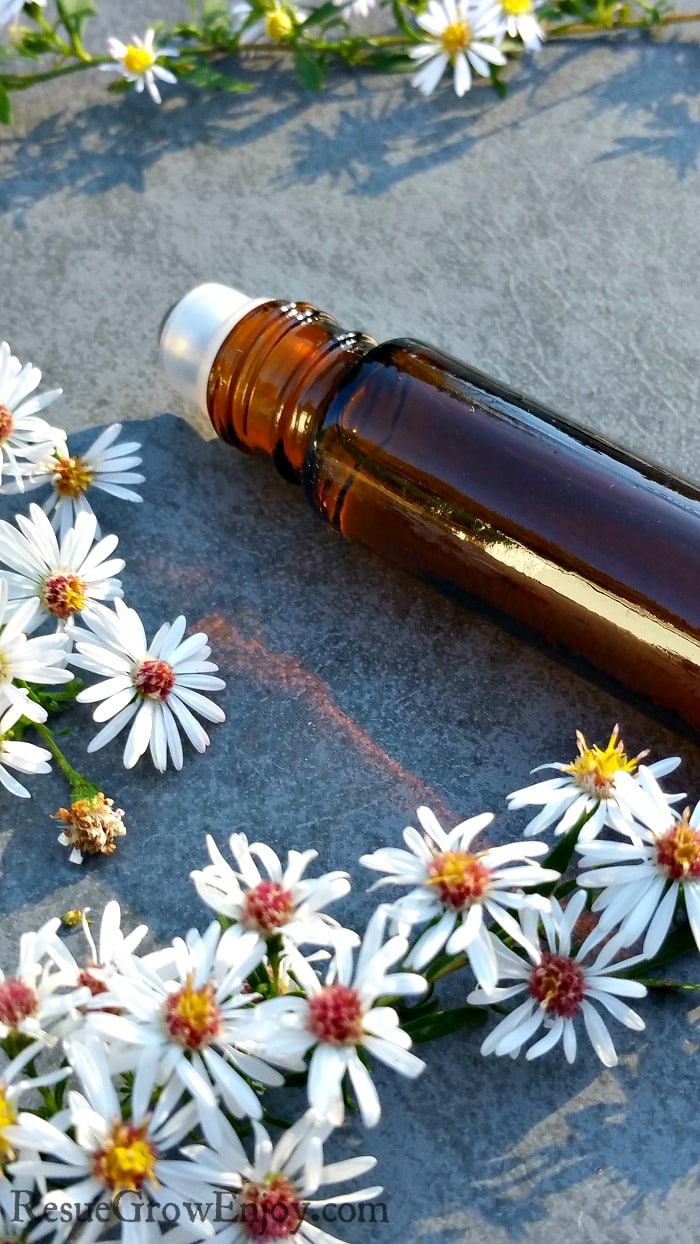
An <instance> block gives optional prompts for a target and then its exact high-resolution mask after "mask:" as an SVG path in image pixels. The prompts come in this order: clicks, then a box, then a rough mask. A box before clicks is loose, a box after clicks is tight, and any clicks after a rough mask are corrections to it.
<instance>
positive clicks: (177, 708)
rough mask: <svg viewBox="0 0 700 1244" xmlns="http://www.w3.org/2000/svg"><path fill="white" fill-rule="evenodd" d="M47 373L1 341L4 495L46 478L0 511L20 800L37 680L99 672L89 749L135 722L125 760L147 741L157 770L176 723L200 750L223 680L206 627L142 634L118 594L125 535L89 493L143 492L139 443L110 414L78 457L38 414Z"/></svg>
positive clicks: (8, 719) (6, 741)
mask: <svg viewBox="0 0 700 1244" xmlns="http://www.w3.org/2000/svg"><path fill="white" fill-rule="evenodd" d="M40 381H41V372H40V371H39V369H38V368H36V367H33V366H32V365H31V364H25V366H24V367H23V366H22V365H21V363H20V361H19V360H18V359H17V358H16V357H15V356H14V355H13V354H12V352H11V350H10V347H9V346H8V345H7V343H5V342H3V343H2V345H0V493H5V494H7V493H10V494H15V495H17V494H24V493H26V492H30V491H33V490H36V489H39V488H46V489H48V496H47V497H46V500H45V501H44V502H43V505H41V506H39V505H36V504H32V505H30V507H29V515H28V516H26V515H23V514H18V515H17V516H16V520H15V523H14V524H13V523H10V522H7V521H5V520H3V521H0V782H2V784H3V785H4V786H5V787H6V789H8V790H9V791H11V792H12V793H13V794H15V795H20V796H24V797H27V796H28V795H29V791H28V790H27V789H26V787H24V786H23V785H22V784H21V783H20V782H19V781H18V780H17V779H16V778H15V777H14V776H13V775H12V774H11V773H10V772H9V770H10V769H15V770H17V771H19V772H22V773H28V774H37V773H47V772H49V770H50V764H49V761H50V758H51V757H50V753H49V751H47V749H46V748H43V747H39V746H37V745H36V744H34V743H27V742H24V741H23V740H21V739H16V738H14V737H13V734H14V732H15V731H16V729H17V726H18V723H19V722H20V719H21V718H26V719H27V720H28V721H31V722H34V723H43V722H45V721H46V718H47V713H46V709H45V708H44V707H42V705H41V704H40V703H39V702H38V701H37V697H36V694H35V691H36V690H37V689H39V688H42V687H51V686H56V685H60V684H65V683H68V682H69V681H71V679H72V678H73V677H74V675H73V673H72V669H79V670H81V671H82V670H86V671H89V672H90V673H92V674H95V675H97V677H98V678H99V681H98V682H96V683H94V684H93V685H92V686H89V687H86V688H85V690H84V691H82V692H81V693H80V695H79V696H78V699H79V700H80V701H81V702H85V703H95V702H98V707H97V708H96V709H95V711H94V719H95V721H97V722H100V723H107V724H105V725H103V726H102V728H101V729H100V730H99V732H98V733H97V734H96V735H95V737H94V739H93V740H92V742H91V744H90V747H89V750H90V751H95V750H96V749H97V748H100V747H103V746H104V745H105V743H108V742H109V741H110V740H111V739H113V738H114V737H115V736H116V735H117V734H118V733H119V732H120V731H121V730H122V729H123V728H124V727H125V726H126V725H127V724H130V730H129V732H128V736H127V739H126V744H125V747H124V764H125V765H126V767H127V768H130V767H131V766H132V765H134V764H135V763H136V761H137V760H138V759H139V757H140V756H142V755H143V754H144V752H145V751H146V750H147V749H148V748H149V747H150V753H151V757H152V759H153V763H154V765H155V767H156V768H157V769H158V770H160V771H163V770H165V769H166V767H167V763H168V759H169V760H170V762H171V763H172V765H173V766H174V767H175V768H176V769H179V768H181V767H182V763H183V751H182V741H181V737H180V731H182V732H183V733H184V734H185V736H186V737H187V738H188V739H189V741H190V742H191V743H192V745H193V747H194V748H195V749H196V750H197V751H199V752H203V751H204V750H205V749H206V747H207V745H208V743H209V737H208V735H207V733H206V731H205V730H204V728H203V726H202V725H201V722H200V721H199V720H198V718H204V720H206V721H211V722H220V721H223V720H224V713H223V710H222V709H221V708H219V706H218V705H216V704H214V703H213V702H212V701H211V700H210V699H209V698H208V697H207V696H206V695H203V694H202V692H211V691H218V690H221V689H222V688H223V687H224V685H225V684H224V682H223V680H222V679H221V678H219V677H216V673H215V672H216V670H217V666H216V665H215V664H214V663H213V662H212V661H210V660H209V657H210V655H211V650H210V648H209V645H208V641H207V636H206V635H204V634H195V635H190V636H187V637H185V626H186V622H185V618H184V617H182V616H180V617H178V618H176V620H175V621H174V622H173V623H172V624H169V623H164V624H163V625H162V626H161V627H160V628H159V630H158V631H157V632H156V634H155V635H154V637H153V639H152V640H151V641H150V643H149V642H148V639H147V637H146V634H145V631H144V627H143V624H142V622H141V620H140V618H139V616H138V614H137V613H136V611H135V610H134V609H130V608H127V606H126V605H125V604H124V603H123V601H122V599H121V597H122V595H123V590H122V584H121V580H120V579H119V578H118V576H119V575H120V573H121V571H122V570H123V569H124V561H123V560H122V558H120V557H115V556H114V553H115V550H116V547H117V544H118V539H117V537H116V536H115V535H105V536H102V535H101V532H100V529H99V526H98V522H97V517H96V515H95V513H94V511H93V508H92V504H91V501H90V500H89V498H88V494H92V495H94V492H95V491H102V492H104V493H107V494H109V495H110V496H112V497H116V498H119V499H120V500H124V501H131V502H140V501H141V499H142V498H141V496H140V495H139V493H138V492H136V491H135V489H134V485H138V484H141V483H142V482H143V479H144V477H143V475H141V474H139V473H138V472H137V471H136V470H135V469H134V468H135V467H138V466H140V464H141V458H140V457H139V456H138V451H139V450H140V445H139V444H138V443H137V442H136V441H122V442H119V440H118V437H119V434H120V432H121V425H120V424H113V425H112V426H111V427H108V428H106V429H105V431H104V432H102V433H101V434H100V435H99V436H98V437H97V440H96V441H95V442H94V444H93V445H91V447H90V448H89V449H88V450H87V451H86V452H85V453H83V454H79V455H71V453H70V452H69V449H68V446H67V440H66V434H65V432H64V431H63V429H61V428H58V427H52V426H51V425H50V424H48V423H46V421H45V420H44V419H43V418H42V417H41V416H40V415H39V412H40V411H42V410H43V409H44V408H45V407H46V406H47V405H49V404H50V403H51V402H52V401H53V400H54V399H55V398H56V397H58V396H59V395H60V393H61V390H60V389H54V390H51V391H48V392H45V393H42V394H37V393H36V390H37V388H38V386H39V384H40ZM35 632H44V633H42V634H35ZM71 667H72V668H71ZM29 684H31V687H30V685H29ZM32 688H34V690H32ZM77 854H78V857H79V855H80V853H79V852H78V853H77Z"/></svg>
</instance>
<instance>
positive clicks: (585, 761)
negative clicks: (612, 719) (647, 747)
mask: <svg viewBox="0 0 700 1244" xmlns="http://www.w3.org/2000/svg"><path fill="white" fill-rule="evenodd" d="M619 734H620V727H619V726H615V727H614V729H613V732H612V734H611V735H610V739H609V741H608V743H607V746H606V747H605V748H600V747H598V745H597V743H594V744H593V746H592V747H589V746H588V744H587V742H586V740H585V738H584V736H583V735H582V733H581V731H580V730H577V731H576V744H577V747H578V753H579V754H578V756H577V757H576V759H575V760H572V761H571V762H570V763H569V764H558V763H554V764H546V765H538V766H537V767H536V768H535V769H532V770H531V772H532V773H539V772H540V771H541V770H542V769H556V770H558V772H559V773H560V774H561V777H555V778H548V779H547V781H545V782H536V783H535V784H534V785H533V786H525V787H524V788H523V789H522V790H516V791H513V793H512V794H510V795H508V796H507V799H508V807H509V809H510V811H511V812H513V811H515V810H516V809H519V808H527V807H530V806H532V805H535V806H536V805H538V804H542V805H544V806H543V808H542V811H541V812H538V813H537V815H536V816H535V817H533V819H532V820H531V821H529V822H528V824H527V825H526V826H525V829H524V830H523V834H524V835H525V837H526V838H530V837H533V836H534V835H535V834H539V833H541V832H542V830H544V829H548V828H549V826H550V825H554V827H555V828H554V832H555V834H565V833H567V831H568V830H570V829H573V827H574V825H575V824H576V822H577V821H578V820H579V819H580V818H581V817H582V816H586V817H587V818H588V819H587V820H586V823H585V825H584V826H583V829H582V830H581V835H580V838H579V841H580V842H589V841H590V840H591V839H592V838H595V837H596V836H597V835H598V834H599V833H600V831H601V829H602V828H603V826H604V825H609V826H610V827H611V828H612V829H616V830H617V831H618V832H619V833H622V834H627V835H629V822H630V819H631V812H630V811H629V810H628V809H627V807H626V804H625V800H624V798H623V797H622V795H621V794H619V793H618V789H617V786H616V784H615V777H616V775H617V774H618V773H623V772H624V773H634V772H635V770H636V769H637V766H638V764H639V761H640V760H643V758H644V757H645V756H647V755H648V752H647V751H643V752H640V753H639V755H638V756H632V757H630V758H629V759H628V757H627V753H626V752H625V745H624V743H623V742H622V739H621V738H620V737H619ZM680 763H681V760H680V756H669V757H668V758H667V759H665V760H657V761H655V762H654V764H653V765H649V771H650V772H651V773H653V774H654V776H655V777H663V776H664V775H665V774H667V773H672V772H673V770H674V769H677V768H678V766H679V764H680ZM626 789H627V788H626ZM682 798H683V795H668V796H666V799H667V802H668V803H673V802H674V801H675V800H677V799H682Z"/></svg>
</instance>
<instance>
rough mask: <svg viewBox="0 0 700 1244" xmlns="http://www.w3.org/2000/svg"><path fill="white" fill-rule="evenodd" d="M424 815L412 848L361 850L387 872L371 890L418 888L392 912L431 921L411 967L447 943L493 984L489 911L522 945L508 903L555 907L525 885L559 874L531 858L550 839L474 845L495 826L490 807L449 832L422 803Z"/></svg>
mask: <svg viewBox="0 0 700 1244" xmlns="http://www.w3.org/2000/svg"><path fill="white" fill-rule="evenodd" d="M418 819H419V821H420V823H421V826H422V828H423V835H422V836H421V835H420V834H419V833H418V831H417V830H416V829H413V827H412V826H409V827H408V828H407V829H405V830H404V834H403V837H404V842H405V843H406V846H407V847H408V848H409V849H408V851H401V850H398V849H396V848H394V847H382V848H380V850H379V851H374V852H373V853H372V854H371V855H361V856H360V863H361V864H364V866H365V868H372V869H374V871H375V872H385V873H388V874H389V876H388V877H383V878H382V880H381V881H377V882H376V883H375V884H374V885H373V886H372V887H371V888H372V889H373V890H376V889H377V888H378V887H379V886H384V885H410V886H413V887H414V889H412V890H411V892H410V894H407V895H405V896H404V897H403V898H400V899H398V900H397V901H396V902H395V903H393V904H392V905H391V907H390V908H389V911H390V914H391V915H392V916H393V917H394V918H395V919H396V920H398V921H399V923H400V924H403V923H404V922H405V923H406V924H408V925H414V924H423V923H425V922H426V921H428V920H430V921H433V923H432V924H431V925H430V928H428V929H426V931H425V932H424V933H423V934H422V936H421V937H420V938H419V939H418V941H417V942H416V944H415V946H414V947H413V948H412V949H411V951H410V953H409V955H408V956H407V958H406V966H407V967H412V968H416V969H417V970H418V971H420V970H421V969H422V968H424V967H425V966H426V964H428V963H430V961H431V959H434V958H435V956H436V955H438V954H440V952H441V951H442V950H444V949H446V950H447V953H448V954H450V955H453V954H454V955H456V954H459V953H460V951H466V953H467V955H468V956H469V962H470V963H471V966H472V969H473V971H474V974H475V976H476V978H477V980H478V982H479V984H480V985H482V986H483V988H484V989H489V988H493V986H495V984H496V981H497V978H498V976H497V974H498V967H497V963H496V958H495V955H494V953H493V949H492V943H491V939H490V938H489V937H488V935H487V932H486V925H485V921H484V916H485V914H487V915H489V916H490V917H491V919H492V920H495V922H496V923H497V924H499V925H500V926H501V928H502V929H503V930H504V931H505V932H506V933H507V934H508V935H509V936H510V937H512V938H514V939H515V941H518V942H521V943H522V938H523V934H522V929H521V928H520V925H519V924H518V923H517V921H515V920H514V919H513V917H512V916H511V915H509V913H508V912H507V911H506V910H505V908H508V907H510V908H513V909H514V910H516V911H522V909H523V908H525V907H533V908H535V909H536V910H537V911H549V899H546V898H543V897H542V896H541V895H539V894H523V892H522V888H521V887H523V886H537V885H542V884H544V883H546V882H548V881H557V880H558V879H559V873H558V872H555V871H554V870H553V869H551V868H542V867H541V866H540V865H539V864H536V863H535V862H534V861H533V858H532V857H533V856H536V855H545V854H546V853H547V851H548V847H547V844H546V843H544V842H532V843H522V842H512V843H508V844H507V845H506V846H503V847H491V848H489V849H487V850H484V851H471V850H470V847H471V844H472V842H473V840H474V838H475V837H476V835H477V834H478V833H480V832H481V830H482V829H485V828H486V826H487V825H490V824H491V821H492V820H493V814H492V813H491V812H485V813H483V814H482V815H481V816H473V817H471V818H470V819H469V820H468V821H462V823H461V824H460V825H457V826H456V827H455V828H454V829H453V830H451V831H450V833H445V831H444V829H442V827H441V825H440V823H439V822H438V820H437V817H436V816H435V814H434V813H433V812H431V810H430V808H419V809H418Z"/></svg>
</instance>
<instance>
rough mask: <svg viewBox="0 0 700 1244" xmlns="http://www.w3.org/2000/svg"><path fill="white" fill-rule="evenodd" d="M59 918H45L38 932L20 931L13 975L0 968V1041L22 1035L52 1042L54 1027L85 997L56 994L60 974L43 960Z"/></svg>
mask: <svg viewBox="0 0 700 1244" xmlns="http://www.w3.org/2000/svg"><path fill="white" fill-rule="evenodd" d="M60 923H61V922H60V920H59V919H58V918H55V919H53V920H48V921H47V922H46V924H43V925H42V926H41V928H40V929H38V930H37V932H31V933H23V934H22V936H21V938H20V941H19V962H18V965H17V971H16V972H15V973H14V975H11V976H6V975H5V973H4V972H3V971H2V969H0V1041H4V1040H5V1038H6V1037H8V1036H10V1034H13V1035H14V1034H17V1033H19V1034H21V1035H22V1036H25V1037H29V1038H30V1039H31V1040H32V1041H44V1042H46V1043H47V1044H49V1045H50V1044H55V1040H56V1038H55V1037H54V1036H53V1030H54V1029H55V1028H56V1026H57V1025H58V1024H59V1023H60V1022H61V1021H63V1020H65V1018H66V1016H67V1015H68V1014H69V1012H71V1010H72V1009H73V1008H74V1007H75V1006H77V1005H78V1004H79V1003H80V1002H83V1001H85V1000H86V999H87V997H88V996H89V995H88V991H87V990H85V993H84V995H83V996H82V997H81V996H80V995H79V994H76V995H75V996H74V997H67V996H66V995H64V994H63V995H62V994H59V993H58V992H57V990H58V989H60V988H61V986H62V983H63V982H62V980H61V978H60V976H59V974H58V973H57V972H55V971H52V970H51V969H52V965H49V964H48V963H46V962H45V960H46V957H47V955H48V954H49V953H50V951H51V948H52V947H53V946H54V944H55V942H56V941H57V940H58V939H57V937H56V933H57V930H58V928H59V925H60Z"/></svg>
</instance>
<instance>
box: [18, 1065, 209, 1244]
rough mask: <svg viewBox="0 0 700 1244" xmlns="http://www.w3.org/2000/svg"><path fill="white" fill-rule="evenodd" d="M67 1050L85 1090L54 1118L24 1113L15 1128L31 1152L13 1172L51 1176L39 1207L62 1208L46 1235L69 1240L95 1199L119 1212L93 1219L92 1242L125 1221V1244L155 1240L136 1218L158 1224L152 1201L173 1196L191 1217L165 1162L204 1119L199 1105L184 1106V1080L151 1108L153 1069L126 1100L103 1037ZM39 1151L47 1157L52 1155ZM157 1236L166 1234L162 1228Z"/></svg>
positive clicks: (138, 1078) (44, 1228)
mask: <svg viewBox="0 0 700 1244" xmlns="http://www.w3.org/2000/svg"><path fill="white" fill-rule="evenodd" d="M66 1052H67V1054H68V1058H69V1061H70V1063H71V1064H72V1066H73V1068H74V1070H75V1072H76V1074H77V1076H78V1078H79V1080H80V1081H81V1084H82V1086H83V1090H84V1095H83V1093H79V1092H75V1091H72V1092H71V1093H69V1095H68V1105H69V1108H68V1109H67V1110H63V1111H61V1112H60V1113H59V1114H57V1115H54V1116H53V1118H51V1119H47V1120H43V1119H39V1118H37V1116H36V1115H33V1114H26V1113H21V1114H20V1115H19V1117H18V1121H17V1124H16V1126H15V1127H13V1128H12V1129H11V1132H10V1135H11V1137H12V1139H13V1142H14V1145H15V1146H16V1147H17V1148H18V1149H19V1150H20V1152H21V1151H22V1150H24V1151H28V1155H27V1157H22V1156H20V1158H19V1159H18V1160H17V1161H16V1162H13V1163H11V1164H10V1170H11V1172H12V1173H13V1174H15V1175H18V1176H20V1177H25V1176H30V1177H32V1176H33V1177H34V1178H35V1179H36V1182H37V1185H38V1186H39V1187H40V1188H41V1187H42V1185H43V1187H44V1188H46V1186H47V1184H46V1182H44V1181H47V1180H48V1183H49V1190H48V1191H46V1192H44V1195H43V1197H42V1198H41V1199H40V1200H39V1201H38V1203H37V1211H39V1210H40V1209H41V1208H42V1207H43V1206H44V1205H45V1204H47V1203H50V1204H52V1205H53V1206H55V1207H56V1210H55V1211H54V1214H53V1216H52V1217H51V1218H50V1219H47V1220H45V1222H44V1223H42V1224H41V1226H40V1227H39V1233H40V1234H41V1235H42V1236H46V1235H47V1234H51V1236H52V1239H53V1240H56V1241H58V1240H62V1239H66V1238H67V1237H68V1235H69V1234H70V1232H71V1230H73V1229H74V1228H75V1225H76V1218H77V1209H76V1205H79V1206H80V1209H81V1210H83V1211H84V1210H85V1207H86V1206H90V1205H94V1204H95V1203H100V1204H102V1205H104V1204H107V1205H108V1206H111V1207H112V1210H113V1211H114V1212H113V1214H112V1215H109V1214H101V1213H100V1214H98V1213H94V1214H93V1215H92V1216H91V1217H90V1220H89V1232H88V1233H87V1235H84V1238H87V1239H89V1240H90V1241H91V1244H93V1242H94V1241H95V1240H97V1239H98V1238H100V1236H102V1235H108V1234H109V1233H110V1231H112V1230H114V1228H115V1227H116V1226H117V1225H119V1224H121V1239H122V1240H123V1241H124V1244H127V1242H128V1241H132V1240H134V1239H140V1240H141V1239H142V1240H147V1239H148V1238H150V1236H151V1232H150V1231H146V1232H143V1230H142V1231H141V1232H140V1233H138V1232H137V1233H136V1235H134V1234H133V1225H134V1223H138V1222H139V1221H143V1219H144V1218H146V1221H151V1222H152V1221H153V1220H152V1218H150V1217H147V1215H148V1214H150V1213H151V1212H153V1211H150V1210H149V1208H148V1204H149V1202H151V1203H153V1204H154V1205H157V1204H158V1201H159V1200H167V1201H171V1202H172V1203H173V1204H175V1205H176V1206H177V1207H178V1209H179V1213H180V1217H181V1221H183V1222H187V1221H188V1218H187V1214H186V1209H185V1206H184V1204H183V1202H182V1198H181V1197H180V1195H179V1193H178V1192H177V1191H176V1190H175V1189H174V1188H173V1187H170V1186H169V1180H168V1166H169V1164H168V1162H167V1161H163V1157H164V1156H165V1155H167V1153H168V1151H169V1150H170V1149H172V1148H173V1147H174V1146H176V1145H177V1144H179V1142H180V1141H182V1140H183V1138H184V1137H185V1136H186V1135H187V1133H188V1131H189V1130H190V1129H191V1128H192V1126H193V1124H194V1123H195V1122H196V1115H195V1111H194V1107H193V1106H192V1105H191V1104H188V1105H186V1106H183V1107H182V1108H181V1109H179V1110H178V1109H176V1107H177V1103H178V1100H179V1094H180V1086H179V1085H176V1091H175V1092H173V1091H172V1089H171V1087H168V1088H167V1089H166V1090H165V1091H164V1092H163V1093H161V1095H160V1096H159V1098H158V1100H157V1102H156V1103H155V1105H154V1106H153V1108H152V1109H151V1095H152V1092H153V1089H154V1083H153V1081H152V1080H151V1079H149V1076H148V1069H146V1073H145V1074H144V1072H143V1070H141V1069H140V1070H139V1071H138V1072H137V1073H136V1075H135V1077H134V1081H133V1086H132V1088H131V1091H130V1093H129V1094H128V1096H127V1098H126V1100H124V1101H121V1102H120V1100H119V1096H118V1094H117V1090H116V1088H115V1087H114V1085H113V1084H112V1080H111V1077H110V1070H109V1064H108V1062H107V1059H106V1057H105V1054H104V1051H103V1049H102V1048H101V1046H100V1045H99V1043H98V1042H96V1041H95V1042H86V1043H85V1044H84V1045H83V1044H82V1043H81V1042H77V1041H76V1042H71V1043H69V1044H68V1046H67V1050H66ZM71 1136H74V1137H75V1139H72V1138H71ZM29 1154H31V1155H32V1156H29ZM39 1154H45V1155H46V1159H45V1160H43V1159H42V1158H41V1157H39V1156H38V1155H39ZM178 1165H179V1164H178ZM57 1178H58V1179H62V1180H66V1181H69V1182H67V1184H66V1186H65V1187H63V1188H60V1187H56V1183H55V1181H56V1179H57ZM166 1189H167V1196H165V1195H164V1193H165V1191H166ZM62 1209H64V1210H65V1216H64V1215H62V1214H61V1210H62ZM62 1217H63V1221H61V1218H62ZM105 1218H107V1222H105V1221H104V1219H105ZM156 1221H157V1219H156ZM50 1224H53V1232H51V1225H50ZM112 1238H113V1237H112ZM156 1238H160V1233H159V1232H158V1231H157V1230H156Z"/></svg>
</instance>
